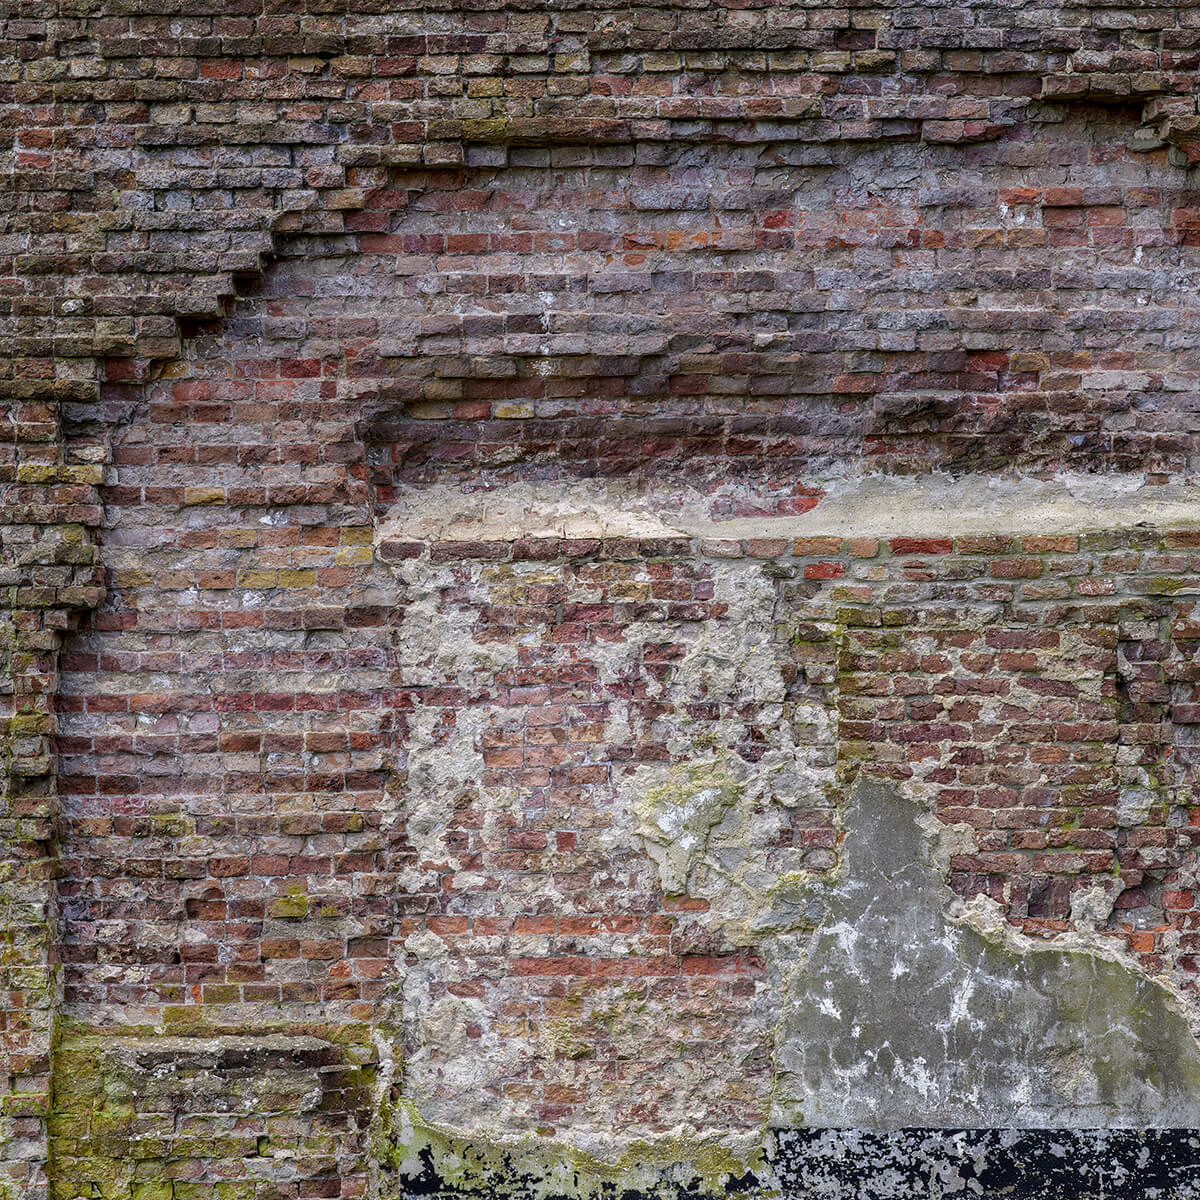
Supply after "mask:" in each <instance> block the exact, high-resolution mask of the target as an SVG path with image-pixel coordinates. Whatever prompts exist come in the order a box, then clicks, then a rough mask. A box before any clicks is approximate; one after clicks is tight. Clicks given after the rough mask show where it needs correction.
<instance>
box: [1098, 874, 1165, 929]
mask: <svg viewBox="0 0 1200 1200" xmlns="http://www.w3.org/2000/svg"><path fill="white" fill-rule="evenodd" d="M1166 874H1167V872H1166V871H1165V870H1144V871H1136V872H1134V873H1133V879H1131V881H1130V882H1129V883H1127V884H1126V885H1125V887H1124V888H1122V889H1121V891H1120V892H1119V893H1118V894H1117V897H1116V899H1115V900H1114V901H1113V908H1112V912H1111V913H1110V914H1109V918H1108V920H1107V921H1106V922H1105V926H1104V927H1105V929H1108V930H1112V931H1119V930H1121V929H1126V928H1132V929H1137V930H1143V929H1155V928H1157V927H1159V926H1162V925H1165V924H1167V921H1166V917H1165V915H1164V910H1163V888H1164V879H1165V876H1166Z"/></svg>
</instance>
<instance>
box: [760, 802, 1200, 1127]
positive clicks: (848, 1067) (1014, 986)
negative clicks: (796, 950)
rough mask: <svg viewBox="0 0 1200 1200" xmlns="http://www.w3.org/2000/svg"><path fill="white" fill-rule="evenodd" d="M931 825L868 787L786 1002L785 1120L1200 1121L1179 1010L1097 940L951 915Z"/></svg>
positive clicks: (1197, 1063) (1189, 1046) (853, 807)
mask: <svg viewBox="0 0 1200 1200" xmlns="http://www.w3.org/2000/svg"><path fill="white" fill-rule="evenodd" d="M920 813H921V809H920V807H919V806H918V805H916V804H914V803H913V802H912V801H910V800H908V799H906V798H904V797H903V796H902V795H900V794H899V793H898V792H897V791H896V790H895V789H894V788H892V787H891V786H889V785H886V784H884V783H881V782H878V781H873V780H865V779H864V780H860V781H859V782H858V783H857V785H856V786H855V788H854V791H853V794H852V797H851V801H850V804H849V808H848V810H847V813H846V818H845V821H846V837H845V843H844V847H843V861H842V864H841V867H840V871H839V879H838V881H837V882H836V883H835V884H834V885H833V886H832V888H831V889H830V892H829V896H828V904H829V919H828V921H827V922H826V923H825V924H824V925H823V926H822V927H821V928H820V929H819V930H818V931H817V932H816V933H815V934H814V935H813V938H812V941H811V944H810V946H809V948H808V953H807V955H806V957H805V959H804V961H803V962H802V963H801V964H800V965H799V967H798V968H797V970H796V971H795V974H794V975H793V977H792V980H791V982H790V987H789V989H788V994H787V998H786V1001H785V1012H784V1015H783V1020H782V1022H781V1025H780V1028H779V1044H778V1050H777V1062H778V1078H777V1105H776V1112H775V1114H774V1120H775V1121H777V1122H779V1123H782V1124H793V1123H794V1124H806V1125H813V1126H823V1127H830V1126H833V1127H836V1126H845V1127H854V1128H864V1129H894V1128H900V1127H903V1126H909V1125H914V1124H919V1125H930V1126H949V1127H990V1126H996V1125H1001V1124H1005V1125H1008V1124H1011V1125H1014V1126H1034V1127H1040V1126H1054V1125H1057V1124H1067V1125H1072V1126H1075V1127H1081V1126H1082V1127H1088V1126H1097V1127H1107V1126H1121V1127H1126V1126H1164V1125H1173V1126H1174V1125H1189V1126H1196V1125H1198V1124H1200V1048H1198V1047H1197V1044H1196V1041H1195V1039H1194V1038H1193V1037H1192V1035H1191V1033H1190V1031H1189V1029H1188V1025H1187V1021H1186V1020H1185V1018H1184V1016H1183V1014H1182V1011H1181V1009H1180V1007H1179V1005H1178V1003H1177V1001H1176V1000H1175V998H1174V997H1173V996H1172V995H1171V994H1170V993H1169V992H1168V991H1167V990H1166V989H1165V988H1163V987H1162V986H1161V985H1159V984H1157V983H1155V982H1153V981H1152V980H1150V979H1149V978H1148V977H1146V976H1144V975H1142V974H1141V973H1140V972H1139V971H1138V970H1137V969H1136V968H1133V967H1130V966H1128V965H1126V964H1125V963H1124V962H1120V961H1117V960H1115V959H1112V958H1107V957H1102V956H1101V955H1100V954H1099V953H1096V952H1095V951H1094V950H1091V949H1090V948H1084V946H1083V945H1082V944H1079V945H1077V947H1075V948H1069V949H1068V948H1063V947H1062V946H1061V945H1056V946H1055V947H1054V948H1053V949H1048V948H1042V947H1040V946H1037V945H1027V944H1023V943H1022V942H1019V941H1018V940H1017V938H1016V936H1015V935H1011V934H1004V935H1003V936H998V933H997V926H996V925H994V924H993V925H990V927H989V926H988V925H985V921H986V920H987V919H988V914H985V913H982V912H977V911H975V910H967V911H963V912H962V914H961V915H962V919H954V918H953V917H951V916H948V915H947V914H948V912H950V911H951V910H952V906H953V899H952V896H951V893H950V891H949V889H948V888H947V887H946V886H945V883H944V882H943V874H942V870H941V867H940V863H939V858H940V855H939V847H938V846H937V839H936V838H935V837H931V836H930V833H929V832H928V830H927V829H925V828H922V824H923V822H922V821H921V819H920ZM975 908H976V909H978V908H979V906H978V905H977V906H975ZM980 917H983V918H984V920H980V919H979V918H980ZM835 1012H836V1014H837V1015H836V1016H833V1015H831V1013H835Z"/></svg>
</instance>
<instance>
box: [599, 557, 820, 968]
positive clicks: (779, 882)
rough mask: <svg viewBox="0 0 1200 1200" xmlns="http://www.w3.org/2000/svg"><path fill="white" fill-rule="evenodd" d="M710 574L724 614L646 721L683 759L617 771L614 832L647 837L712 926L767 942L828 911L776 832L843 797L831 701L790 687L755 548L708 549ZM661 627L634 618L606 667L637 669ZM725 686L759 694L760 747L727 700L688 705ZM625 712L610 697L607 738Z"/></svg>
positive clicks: (680, 666) (623, 727)
mask: <svg viewBox="0 0 1200 1200" xmlns="http://www.w3.org/2000/svg"><path fill="white" fill-rule="evenodd" d="M712 580H713V587H714V597H715V599H716V600H717V601H718V602H719V603H720V604H721V605H723V606H724V609H725V615H724V616H723V617H722V618H721V619H719V620H711V621H705V622H702V623H701V624H700V625H699V626H698V627H697V628H696V630H695V631H694V632H692V633H691V634H690V635H689V636H690V646H689V649H688V651H687V653H686V654H685V655H684V656H683V657H682V658H681V659H680V660H679V662H678V663H677V664H676V666H675V668H674V670H673V671H672V674H671V676H670V680H669V683H668V684H667V685H666V686H665V687H664V689H663V695H664V697H665V698H669V700H670V704H671V711H670V715H669V717H668V719H667V720H666V721H664V723H663V726H662V728H661V729H654V730H652V731H651V732H652V733H654V734H655V735H656V736H659V737H661V738H662V739H663V740H664V741H665V742H666V744H667V746H668V748H669V750H670V752H671V755H672V758H673V759H674V760H675V761H676V763H678V764H681V765H677V766H674V767H662V766H640V767H637V768H635V769H634V770H632V771H631V772H630V773H629V774H627V775H626V776H625V777H624V778H623V779H621V780H620V781H619V789H618V796H617V802H616V804H615V806H614V814H613V830H612V835H611V841H612V845H613V847H614V849H615V848H617V847H618V846H619V845H621V844H622V843H624V842H627V841H628V839H630V838H637V839H639V840H640V841H641V842H642V843H643V844H644V845H645V847H646V849H647V852H648V853H649V854H650V856H651V857H652V858H653V859H654V861H655V864H656V865H657V866H658V868H659V872H660V879H661V883H662V887H663V890H664V891H665V892H667V893H668V894H670V893H674V892H679V891H681V890H684V889H686V890H687V891H688V893H689V894H690V895H693V896H695V897H698V898H702V899H704V900H707V901H708V902H709V905H710V908H709V911H708V912H707V913H706V914H705V915H704V918H703V919H704V921H705V923H706V924H707V925H708V927H709V928H710V929H711V930H712V931H713V932H714V933H715V934H719V935H720V936H721V937H722V938H724V939H726V940H728V941H729V942H730V943H732V944H735V945H740V946H754V947H756V948H762V949H764V952H766V953H771V952H772V946H771V944H770V943H769V940H768V941H767V942H765V943H764V939H765V938H766V935H768V934H771V933H784V932H788V931H792V930H796V929H806V930H808V929H811V928H812V927H813V924H814V921H815V919H816V917H817V916H819V913H820V908H819V904H818V906H817V908H815V909H814V906H813V904H814V902H813V899H812V898H811V897H809V896H808V895H806V894H804V881H805V880H806V879H807V877H808V876H810V875H811V874H813V870H812V869H810V868H806V866H805V858H804V852H803V851H802V850H800V849H798V848H795V847H791V846H787V847H780V846H779V845H778V842H779V835H780V832H781V830H782V829H783V827H784V826H785V824H786V823H787V821H788V820H789V816H788V812H789V810H790V809H793V808H797V807H804V806H824V805H832V804H834V803H835V797H834V790H835V772H836V714H835V712H834V710H833V708H832V706H831V705H829V704H828V703H827V701H826V700H825V698H824V697H821V696H818V695H816V694H815V693H812V694H806V693H804V692H797V691H795V690H791V691H789V688H788V685H787V682H786V680H785V676H784V669H785V666H786V665H787V656H788V653H789V648H788V646H787V643H786V639H784V638H782V637H780V636H779V619H780V616H779V614H778V613H777V611H776V610H777V591H776V585H775V582H774V581H773V580H772V579H770V578H769V577H767V576H766V575H765V574H764V573H763V571H762V570H761V568H760V566H759V565H758V564H755V563H752V562H749V561H740V562H718V563H714V564H713V571H712ZM658 636H660V629H659V627H658V626H655V625H653V624H647V625H646V626H645V627H644V628H642V629H638V628H637V627H631V628H630V629H629V630H628V631H627V635H626V638H625V640H624V642H623V643H619V644H615V645H613V646H612V647H611V648H608V649H605V650H604V651H603V652H602V655H601V656H600V661H601V663H602V669H603V670H605V671H606V676H607V678H611V679H613V680H617V679H621V678H625V677H629V676H630V674H631V673H635V672H637V671H638V669H639V661H640V660H639V655H640V648H641V644H642V642H643V641H645V640H653V639H655V638H657V637H658ZM651 694H654V693H651ZM729 696H738V697H743V698H745V700H746V701H747V703H749V704H752V705H753V707H754V711H755V713H756V721H755V724H756V727H757V728H758V729H759V730H761V731H762V734H763V736H764V737H765V738H766V743H765V745H763V744H759V745H757V746H756V748H755V758H754V760H753V761H747V760H746V759H745V758H743V757H742V755H741V754H740V753H739V748H741V747H742V743H743V742H744V740H745V738H746V725H745V720H744V718H743V717H741V716H740V715H739V714H738V712H737V711H736V709H735V708H734V707H733V706H728V705H727V706H725V708H724V715H723V716H722V718H721V719H720V720H717V721H706V722H704V723H703V725H699V726H695V727H694V726H693V725H692V723H690V722H689V721H688V720H687V718H686V715H685V714H686V712H687V706H688V705H689V704H692V703H703V702H705V701H710V700H712V699H713V698H722V699H723V698H726V697H729ZM628 722H629V717H628V715H627V713H626V712H625V711H624V710H621V709H616V710H615V711H614V714H613V718H612V720H611V721H610V725H609V729H608V730H607V737H608V739H609V740H611V741H616V740H618V738H619V737H620V736H622V735H624V736H628V732H627V731H628V728H629V724H628ZM831 861H832V860H831Z"/></svg>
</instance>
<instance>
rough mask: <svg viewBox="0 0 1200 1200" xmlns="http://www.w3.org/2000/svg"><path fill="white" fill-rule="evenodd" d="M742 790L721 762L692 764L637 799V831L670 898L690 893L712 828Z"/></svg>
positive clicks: (679, 768)
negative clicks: (694, 869)
mask: <svg viewBox="0 0 1200 1200" xmlns="http://www.w3.org/2000/svg"><path fill="white" fill-rule="evenodd" d="M739 790H740V789H739V788H738V786H737V784H736V783H734V781H733V779H732V777H731V776H730V775H729V773H728V770H727V768H726V767H725V765H724V764H723V763H722V762H720V761H717V762H712V763H688V764H685V765H683V766H680V767H675V768H674V769H673V770H672V771H671V779H670V781H669V782H668V783H664V784H661V785H660V786H659V787H656V788H651V789H650V790H649V791H648V792H647V793H646V795H645V796H644V797H643V798H642V799H641V800H640V801H638V803H637V817H638V822H637V826H636V832H637V834H638V836H639V837H641V838H642V839H643V841H644V842H645V844H646V852H647V853H648V854H649V855H650V857H651V858H652V859H654V861H655V863H656V864H657V866H658V870H659V874H660V876H661V877H662V887H663V891H664V892H665V893H666V894H667V895H668V896H673V895H679V894H680V893H682V892H684V891H686V889H687V881H688V876H689V875H690V874H691V871H692V867H693V866H694V865H695V864H696V862H697V861H698V860H699V859H700V858H701V857H702V856H703V854H704V852H705V850H706V849H707V847H708V833H709V830H710V829H712V827H713V826H714V825H716V824H717V822H718V821H720V820H721V818H722V817H724V816H725V813H726V812H727V811H728V809H729V807H730V805H732V804H735V803H736V802H737V798H738V793H739Z"/></svg>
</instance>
